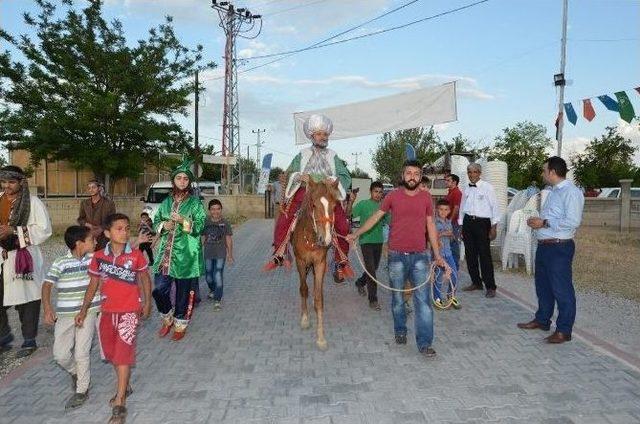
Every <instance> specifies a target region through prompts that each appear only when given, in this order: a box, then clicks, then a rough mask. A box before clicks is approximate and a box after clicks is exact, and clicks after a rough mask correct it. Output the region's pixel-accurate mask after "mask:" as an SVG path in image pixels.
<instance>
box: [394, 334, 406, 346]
mask: <svg viewBox="0 0 640 424" xmlns="http://www.w3.org/2000/svg"><path fill="white" fill-rule="evenodd" d="M396 344H400V345H403V344H407V335H406V334H396Z"/></svg>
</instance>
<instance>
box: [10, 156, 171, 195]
mask: <svg viewBox="0 0 640 424" xmlns="http://www.w3.org/2000/svg"><path fill="white" fill-rule="evenodd" d="M9 162H10V163H11V164H13V165H16V166H19V167H21V168H22V169H26V168H28V167H29V166H33V165H32V163H31V155H30V154H29V152H27V151H26V150H14V151H10V152H9ZM45 170H46V172H45ZM93 178H94V175H93V172H92V171H90V170H84V169H83V170H76V169H74V168H73V167H72V166H71V165H70V164H69V163H68V162H65V161H41V162H40V163H39V164H38V165H37V166H36V167H34V170H33V175H32V176H31V178H29V185H30V186H31V187H32V189H31V190H32V192H33V193H36V192H37V193H38V195H39V196H42V197H45V196H46V197H60V196H66V197H70V196H73V197H77V196H82V195H83V194H84V193H85V190H86V186H87V183H88V182H89V181H90V180H91V179H93ZM168 179H169V172H168V171H163V170H160V171H158V169H157V168H156V167H154V166H152V165H148V166H147V167H145V170H144V172H142V173H141V174H140V176H139V177H138V178H136V179H131V178H124V179H121V180H118V181H116V183H115V184H113V185H112V187H111V190H110V193H111V194H112V195H113V196H140V195H142V194H144V193H145V192H146V190H147V187H149V186H150V185H151V184H153V183H155V182H157V181H166V180H168Z"/></svg>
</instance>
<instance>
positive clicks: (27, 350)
mask: <svg viewBox="0 0 640 424" xmlns="http://www.w3.org/2000/svg"><path fill="white" fill-rule="evenodd" d="M36 350H38V347H37V346H27V347H23V348H21V349H20V350H19V351H17V352H16V358H26V357H27V356H30V355H31V354H32V353H33V352H35V351H36Z"/></svg>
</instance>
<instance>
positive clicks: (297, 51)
mask: <svg viewBox="0 0 640 424" xmlns="http://www.w3.org/2000/svg"><path fill="white" fill-rule="evenodd" d="M416 1H418V0H414V1H412V2H410V3H415V2H416ZM488 1H489V0H480V1H476V2H474V3H470V4H467V5H464V6H460V7H457V8H455V9H450V10H447V11H445V12H441V13H437V14H435V15H431V16H427V17H424V18H421V19H416V20H414V21H411V22H407V23H405V24H402V25H396V26H393V27H389V28H385V29H381V30H378V31H373V32H369V33H366V34H362V35H357V36H355V37H350V38H345V39H343V40H338V41H333V42H331V43H326V44H321V43H323V42H322V41H321V42H319V43H316V44H313V45H311V46H307V47H303V48H300V49H295V50H289V51H284V52H279V53H272V54H265V55H260V56H254V57H249V58H246V59H245V60H255V59H267V58H270V57H276V56H282V55H289V54H294V53H302V52H304V51H307V50H314V49H319V48H322V47H329V46H333V45H336V44H342V43H347V42H349V41H354V40H359V39H362V38H367V37H372V36H374V35H380V34H384V33H387V32H391V31H395V30H398V29H403V28H407V27H409V26H411V25H415V24H418V23H421V22H425V21H428V20H431V19H436V18H440V17H442V16H446V15H450V14H452V13H456V12H460V11H462V10H465V9H469V8H471V7H474V6H478V5H480V4H482V3H487V2H488ZM410 3H409V4H410ZM376 19H377V18H376ZM362 25H364V24H362ZM340 35H341V34H340ZM337 36H338V35H336V36H334V37H331V38H335V37H337Z"/></svg>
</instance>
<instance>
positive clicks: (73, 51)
mask: <svg viewBox="0 0 640 424" xmlns="http://www.w3.org/2000/svg"><path fill="white" fill-rule="evenodd" d="M35 1H36V3H37V4H38V6H39V7H40V12H39V14H38V15H37V16H32V15H30V14H28V13H25V14H24V20H25V22H26V24H27V25H28V26H30V27H31V28H32V29H33V33H35V34H37V35H36V38H37V39H35V40H34V39H32V37H30V36H28V35H22V36H21V37H18V38H16V37H13V36H12V35H10V34H8V33H6V32H5V31H2V30H0V38H2V39H4V40H6V41H8V42H9V43H11V44H12V45H13V46H14V47H15V48H16V49H17V50H19V51H20V52H21V53H22V55H23V56H24V58H25V59H24V62H25V63H21V62H14V61H13V60H12V57H11V54H10V53H9V52H8V51H5V52H3V53H1V54H0V84H1V85H0V96H2V98H3V99H4V100H5V101H6V103H7V107H6V108H5V109H4V110H2V111H1V112H0V141H2V142H4V143H5V144H6V145H7V147H8V148H10V149H25V150H27V151H29V152H30V153H31V157H32V160H33V162H34V163H37V162H39V161H40V160H42V159H49V160H66V161H68V162H70V163H71V165H72V166H74V167H75V168H77V169H80V168H89V169H91V170H92V171H93V172H94V174H96V176H98V177H100V178H104V179H105V180H106V181H107V182H108V181H109V179H110V178H111V179H113V180H116V179H119V178H122V177H136V176H137V175H138V174H139V173H140V172H141V171H142V170H143V167H144V165H145V164H146V163H158V161H159V159H158V158H159V156H160V153H161V152H163V151H178V152H179V151H184V149H185V148H186V147H187V146H188V145H189V142H190V136H189V134H188V133H187V132H185V131H184V130H183V128H182V127H181V126H180V125H179V124H178V123H177V122H176V121H175V119H174V116H175V115H176V114H182V115H186V113H187V106H188V105H189V100H188V95H190V94H191V93H193V91H194V84H193V81H192V78H191V76H192V75H193V73H194V71H195V69H196V67H197V66H198V63H199V62H200V61H201V60H202V57H201V51H202V46H197V47H196V48H195V49H189V48H187V47H185V46H183V45H182V44H181V43H180V42H179V40H178V39H177V38H176V35H175V33H174V30H173V27H172V24H171V22H172V18H171V17H167V18H166V21H165V22H164V23H163V24H161V25H159V26H157V27H155V28H152V29H150V30H149V35H148V38H147V39H143V40H139V41H138V42H137V44H135V45H133V46H129V45H127V40H126V38H125V36H124V32H123V29H122V24H121V23H120V21H118V20H114V21H112V22H111V23H107V22H106V21H105V20H104V18H103V16H102V3H103V2H102V1H101V0H88V3H89V4H88V6H87V7H86V8H85V9H82V10H81V11H78V10H75V9H74V8H73V7H72V6H73V4H72V1H71V0H63V3H64V4H65V5H66V6H68V10H67V11H66V14H64V13H63V14H62V15H63V17H61V18H59V17H58V16H60V15H61V14H60V13H59V12H58V11H57V10H56V7H55V6H54V5H53V4H52V3H50V2H49V1H46V0H35ZM207 66H214V65H213V64H209V65H207Z"/></svg>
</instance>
